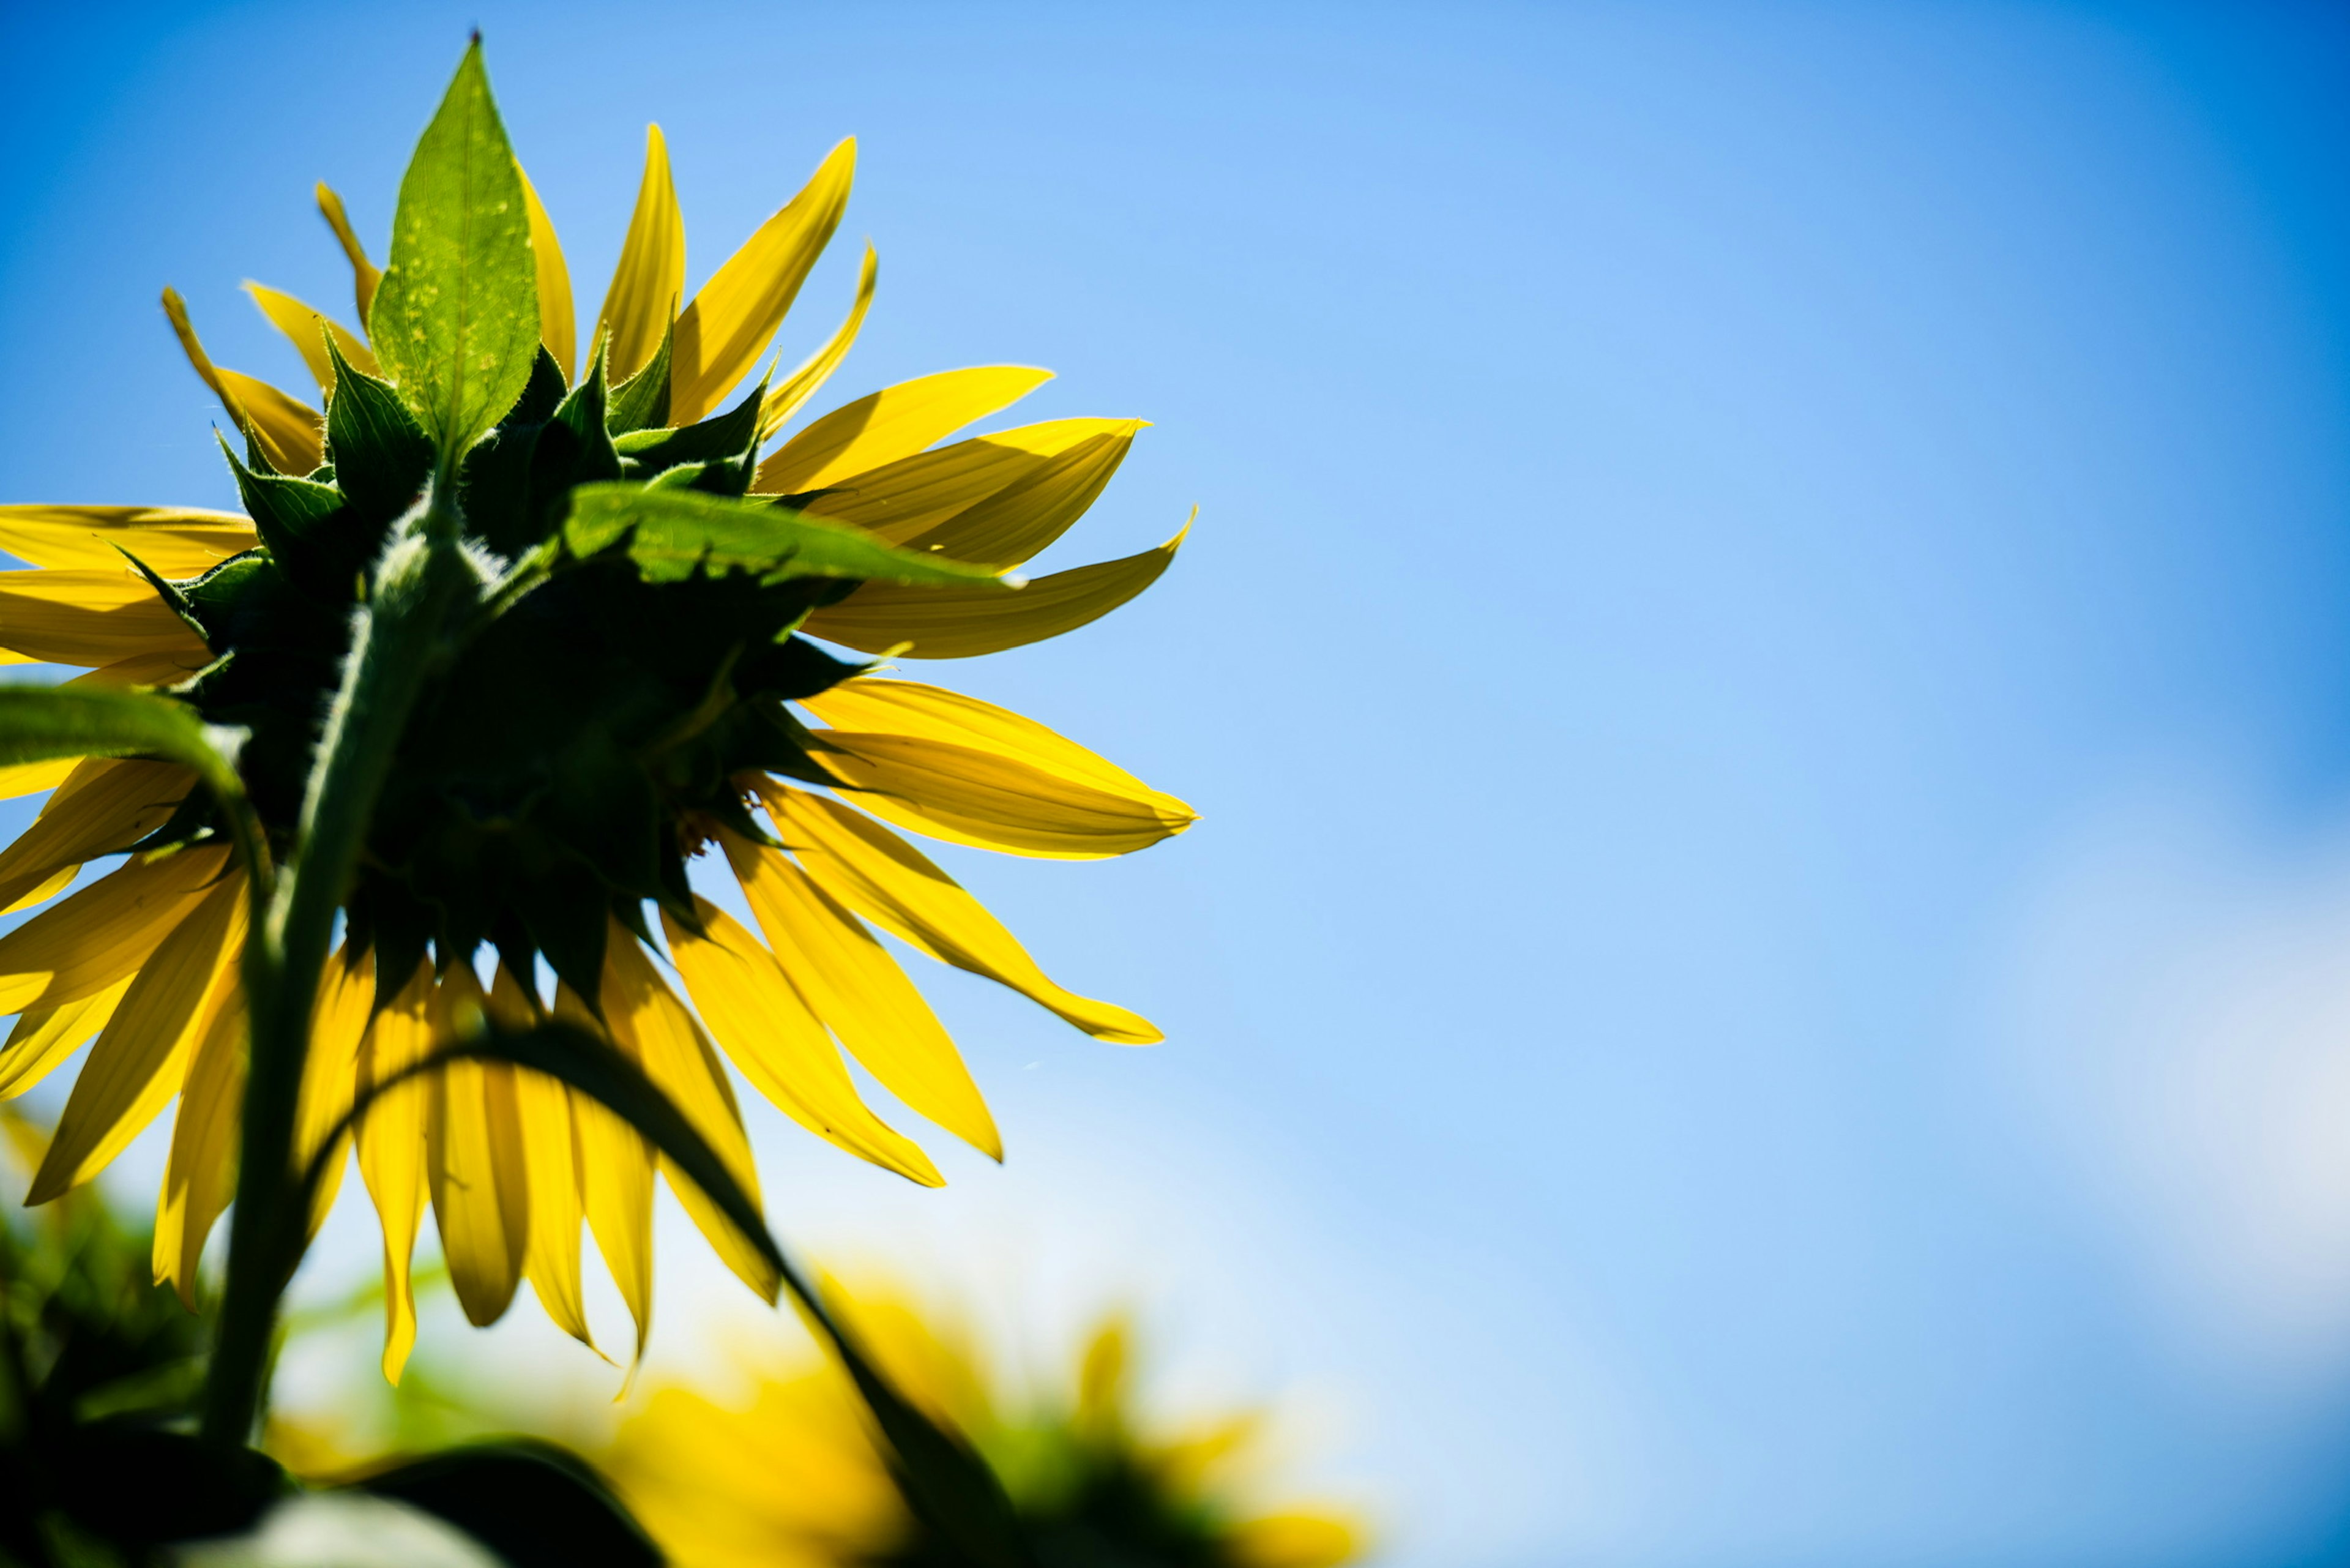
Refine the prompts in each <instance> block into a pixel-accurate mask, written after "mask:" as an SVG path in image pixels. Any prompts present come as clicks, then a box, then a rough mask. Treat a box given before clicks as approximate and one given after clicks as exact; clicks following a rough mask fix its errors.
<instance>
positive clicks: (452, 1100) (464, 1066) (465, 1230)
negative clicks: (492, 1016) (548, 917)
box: [424, 964, 530, 1328]
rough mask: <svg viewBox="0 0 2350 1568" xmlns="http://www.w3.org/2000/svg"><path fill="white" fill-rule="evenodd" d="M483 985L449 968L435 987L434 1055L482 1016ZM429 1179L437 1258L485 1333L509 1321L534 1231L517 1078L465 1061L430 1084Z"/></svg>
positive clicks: (501, 1068)
mask: <svg viewBox="0 0 2350 1568" xmlns="http://www.w3.org/2000/svg"><path fill="white" fill-rule="evenodd" d="M483 1000H484V999H483V997H482V985H481V981H478V980H476V979H475V978H474V977H473V971H472V970H471V969H470V968H468V967H466V966H465V965H463V964H452V965H450V966H449V971H448V972H447V973H446V974H445V975H443V976H442V980H441V983H440V985H439V986H438V987H437V988H435V991H434V996H433V1002H434V1008H433V1034H434V1041H435V1044H436V1046H438V1045H440V1044H446V1043H447V1042H448V1041H449V1040H451V1039H452V1038H454V1037H455V1036H456V1033H457V1031H456V1030H455V1029H454V1028H453V1027H452V1023H451V1015H452V1013H454V1012H458V1011H459V1010H461V1009H462V1008H463V1007H464V1006H465V1005H466V1004H469V1003H470V1005H471V1006H472V1008H473V1012H474V1013H475V1015H476V1016H478V1015H479V1013H480V1012H481V1011H482V1007H483ZM424 1178H425V1186H426V1188H427V1189H428V1190H429V1191H430V1192H431V1193H432V1217H433V1219H434V1220H435V1221H436V1222H437V1223H438V1224H439V1226H440V1230H441V1256H442V1261H443V1262H446V1263H447V1264H448V1267H449V1282H450V1284H451V1285H452V1287H453V1288H454V1289H455V1291H456V1293H457V1304H458V1305H459V1306H461V1307H463V1309H464V1312H465V1317H466V1321H468V1322H470V1323H471V1324H473V1326H474V1327H476V1328H483V1327H486V1326H488V1325H489V1324H494V1323H495V1322H497V1321H498V1319H499V1318H501V1317H503V1316H504V1315H505V1310H506V1307H507V1306H508V1305H509V1304H510V1303H512V1302H513V1300H514V1293H515V1286H516V1285H518V1284H520V1283H521V1282H522V1261H523V1251H524V1247H525V1242H526V1239H527V1236H528V1231H529V1223H530V1187H529V1173H528V1170H527V1168H526V1167H525V1164H524V1159H523V1149H522V1125H521V1113H520V1111H519V1109H518V1108H517V1106H516V1105H515V1087H514V1069H513V1068H512V1067H510V1066H508V1065H507V1064H504V1063H503V1062H479V1061H467V1060H460V1061H453V1062H451V1063H449V1064H447V1065H445V1066H443V1067H442V1068H441V1070H440V1071H438V1072H436V1073H434V1074H433V1075H432V1078H431V1081H430V1087H429V1089H428V1091H427V1093H426V1095H425V1101H424Z"/></svg>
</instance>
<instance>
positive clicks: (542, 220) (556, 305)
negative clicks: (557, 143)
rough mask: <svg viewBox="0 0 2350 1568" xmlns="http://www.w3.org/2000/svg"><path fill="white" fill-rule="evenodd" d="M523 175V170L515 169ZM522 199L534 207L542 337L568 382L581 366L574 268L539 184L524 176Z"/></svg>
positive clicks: (533, 244) (532, 245) (534, 259)
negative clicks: (565, 256) (540, 195)
mask: <svg viewBox="0 0 2350 1568" xmlns="http://www.w3.org/2000/svg"><path fill="white" fill-rule="evenodd" d="M515 173H517V174H522V171H521V170H519V169H517V170H515ZM522 199H523V200H524V202H527V203H528V204H529V207H530V255H531V262H532V265H534V266H535V267H536V269H537V272H538V340H539V341H540V342H541V343H544V344H546V351H547V353H549V354H551V355H553V356H554V358H555V363H556V368H557V369H560V370H561V371H562V372H563V379H565V380H566V381H568V380H570V379H571V377H572V374H573V372H574V371H575V370H576V369H577V362H578V358H579V342H578V335H579V321H578V317H577V313H576V312H575V311H574V309H573V307H572V304H571V269H570V268H569V267H568V266H567V265H564V261H563V242H562V241H560V240H558V239H556V237H555V221H554V220H553V219H552V218H549V217H548V216H547V215H546V205H545V203H543V202H540V201H539V199H538V187H536V185H533V184H532V183H531V182H530V176H529V175H527V174H523V176H522Z"/></svg>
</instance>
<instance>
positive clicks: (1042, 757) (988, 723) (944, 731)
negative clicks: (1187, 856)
mask: <svg viewBox="0 0 2350 1568" xmlns="http://www.w3.org/2000/svg"><path fill="white" fill-rule="evenodd" d="M803 705H804V706H805V707H806V709H807V710H808V711H810V712H812V713H814V714H815V715H816V717H817V718H819V719H822V720H823V721H824V722H826V723H827V724H830V725H832V726H833V727H834V728H835V729H840V730H861V731H864V732H868V733H869V734H877V735H912V736H915V737H916V738H918V739H920V740H925V741H943V742H946V743H947V744H949V745H953V746H969V747H971V748H972V750H973V751H980V752H993V753H995V754H996V755H997V756H1001V757H1010V758H1012V759H1013V760H1014V762H1022V763H1027V764H1028V765H1029V766H1031V767H1035V768H1042V769H1043V770H1044V771H1045V772H1046V773H1048V774H1060V775H1061V776H1062V777H1064V778H1068V779H1075V780H1076V781H1077V782H1078V783H1080V784H1092V785H1094V786H1095V787H1096V788H1097V789H1105V790H1108V791H1110V792H1111V793H1112V794H1129V795H1132V796H1134V797H1135V798H1136V799H1137V800H1138V801H1143V802H1147V803H1148V804H1149V805H1153V806H1155V807H1157V808H1158V809H1159V810H1160V811H1161V812H1163V813H1167V814H1170V815H1173V814H1177V813H1180V812H1181V811H1182V810H1183V809H1184V807H1183V803H1182V802H1181V801H1179V800H1177V799H1176V798H1175V797H1174V796H1172V795H1170V794H1161V793H1159V791H1157V790H1154V789H1152V788H1151V787H1150V786H1149V784H1144V783H1143V782H1142V781H1141V780H1140V779H1139V778H1136V777H1135V776H1134V775H1133V774H1130V773H1128V772H1127V771H1126V770H1125V769H1124V768H1122V767H1119V766H1118V764H1117V763H1113V762H1111V761H1110V760H1109V759H1108V758H1107V757H1105V756H1103V755H1102V754H1101V753H1098V752H1095V751H1091V750H1088V749H1087V748H1086V747H1084V746H1081V745H1079V744H1077V743H1076V742H1075V741H1072V740H1070V739H1069V738H1068V737H1067V736H1066V735H1064V734H1062V733H1061V732H1058V731H1057V730H1051V729H1047V728H1046V727H1045V726H1044V725H1042V724H1040V723H1038V722H1036V721H1035V720H1034V719H1031V718H1028V717H1027V716H1025V715H1024V714H1020V713H1015V712H1014V711H1012V710H1011V709H1009V708H999V707H997V706H996V705H995V704H994V703H993V702H983V701H980V700H979V699H978V698H976V697H972V696H970V695H967V694H966V693H964V692H961V691H949V690H947V689H946V688H945V687H943V686H931V685H929V684H926V683H925V682H922V681H920V680H886V679H882V678H879V677H875V676H869V675H868V676H861V677H858V679H856V680H845V681H843V682H841V683H840V684H839V685H837V686H835V687H833V688H832V689H831V690H830V691H824V692H821V693H819V694H817V695H816V696H814V697H811V698H809V699H807V700H806V702H805V703H804V704H803Z"/></svg>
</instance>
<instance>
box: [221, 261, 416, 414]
mask: <svg viewBox="0 0 2350 1568" xmlns="http://www.w3.org/2000/svg"><path fill="white" fill-rule="evenodd" d="M244 292H245V293H247V294H249V295H251V296H253V303H254V304H255V305H256V306H260V308H261V314H262V315H264V316H265V317H268V318H269V325H271V326H272V327H276V328H277V330H278V331H280V332H283V333H284V334H286V337H287V338H288V339H289V340H290V341H291V342H292V343H293V345H294V347H295V348H296V350H297V351H299V352H300V354H301V356H302V363H303V364H305V365H307V366H308V367H309V369H310V379H312V380H314V381H316V382H317V383H318V395H319V396H320V397H322V398H323V397H325V396H326V395H327V394H328V392H330V391H332V390H334V387H335V362H334V360H333V359H332V358H329V357H328V353H327V343H326V337H325V334H326V333H328V332H331V333H333V334H334V335H335V347H336V348H339V349H341V350H342V351H343V358H345V359H346V360H348V361H349V363H350V367H351V369H354V370H364V371H366V372H367V373H368V374H369V375H370V376H381V375H382V374H383V368H382V367H381V366H380V365H378V364H377V363H376V362H375V350H374V349H372V348H369V347H368V346H367V343H366V342H365V340H363V339H362V338H361V337H359V334H358V333H356V332H353V331H352V330H351V329H350V328H349V327H345V326H344V325H343V324H342V323H340V322H338V321H336V320H334V319H333V318H331V317H328V316H327V315H326V314H325V313H324V312H322V311H318V310H315V309H313V308H311V307H310V306H307V305H305V304H303V303H302V302H301V301H300V300H298V299H296V298H295V297H294V296H292V295H290V294H281V293H279V292H278V291H277V290H276V289H274V288H269V287H266V286H263V285H261V284H257V283H255V282H254V281H253V280H252V279H251V278H247V279H245V281H244Z"/></svg>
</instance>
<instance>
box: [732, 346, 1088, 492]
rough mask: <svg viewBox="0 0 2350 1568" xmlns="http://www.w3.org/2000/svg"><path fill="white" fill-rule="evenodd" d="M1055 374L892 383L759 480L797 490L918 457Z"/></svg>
mask: <svg viewBox="0 0 2350 1568" xmlns="http://www.w3.org/2000/svg"><path fill="white" fill-rule="evenodd" d="M1052 376H1053V372H1052V371H1050V370H1039V369H1035V367H1033V366H1028V365H980V366H974V367H973V368H972V369H967V370H941V371H940V372H939V373H938V374H937V375H934V376H923V377H920V378H918V379H915V380H911V381H900V382H899V383H898V384H897V385H896V386H894V387H884V388H883V389H881V390H879V391H878V392H872V393H868V395H867V396H865V397H862V398H859V399H858V400H856V401H855V402H853V403H846V404H843V405H842V406H841V407H839V408H837V409H835V410H832V412H830V413H828V414H827V415H825V416H824V418H822V419H820V420H818V421H816V422H815V423H814V424H812V425H810V426H808V428H807V429H806V430H804V431H800V433H799V434H797V435H795V436H794V437H793V438H792V439H791V440H789V441H785V443H784V444H783V446H782V447H781V448H779V449H778V450H777V451H776V452H775V455H773V456H772V457H770V458H768V459H767V461H766V462H763V463H761V464H760V465H759V477H758V480H757V483H754V485H753V486H752V488H753V489H754V490H757V491H760V492H762V493H767V494H773V495H797V494H800V493H803V492H806V491H810V490H821V489H823V488H825V487H826V486H827V485H831V484H837V483H840V482H841V481H842V480H844V479H847V478H850V477H851V476H853V475H856V474H860V473H863V472H866V471H867V470H868V469H874V468H879V467H880V466H881V465H882V464H883V463H885V462H897V461H898V460H899V458H901V457H911V456H913V455H914V453H916V452H920V451H921V450H922V449H923V448H924V447H926V446H929V445H930V444H931V442H932V441H943V440H944V439H945V438H947V437H948V436H951V435H952V434H954V432H955V431H959V430H961V429H962V427H963V426H965V425H967V424H969V423H971V421H973V420H980V419H985V418H986V417H987V416H988V415H990V414H992V413H993V412H995V410H998V409H1001V408H1003V407H1005V406H1006V405H1008V404H1010V403H1013V402H1015V401H1017V400H1020V399H1022V398H1024V397H1026V396H1027V395H1028V394H1029V393H1031V392H1033V391H1035V389H1037V388H1038V387H1040V386H1043V385H1044V384H1045V382H1046V381H1048V380H1050V379H1052Z"/></svg>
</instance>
